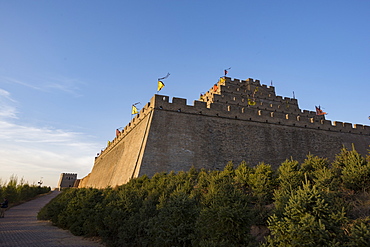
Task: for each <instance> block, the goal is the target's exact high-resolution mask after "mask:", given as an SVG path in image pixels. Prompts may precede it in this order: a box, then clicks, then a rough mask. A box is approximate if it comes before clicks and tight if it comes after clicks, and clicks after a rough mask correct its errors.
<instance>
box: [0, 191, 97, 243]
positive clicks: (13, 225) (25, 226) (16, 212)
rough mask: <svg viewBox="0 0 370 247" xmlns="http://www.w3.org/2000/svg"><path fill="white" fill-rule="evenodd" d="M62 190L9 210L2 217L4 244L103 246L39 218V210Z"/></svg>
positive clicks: (0, 235)
mask: <svg viewBox="0 0 370 247" xmlns="http://www.w3.org/2000/svg"><path fill="white" fill-rule="evenodd" d="M59 193H60V192H59V191H54V192H52V193H50V194H48V195H45V196H41V197H38V198H37V199H34V200H32V201H29V202H26V203H23V204H21V205H18V206H15V207H12V208H10V209H9V210H7V211H6V212H5V217H4V218H0V246H4V247H5V246H6V247H8V246H17V247H22V246H27V247H32V246H38V247H41V246H48V247H50V246H102V245H100V244H99V243H96V242H93V241H89V240H87V239H84V238H82V237H77V236H74V235H72V234H71V233H70V232H69V231H66V230H62V229H59V228H57V227H55V226H52V225H51V223H50V222H47V221H39V220H37V218H36V216H37V213H38V211H39V210H40V209H41V208H42V207H43V206H44V205H46V204H47V203H48V202H49V201H50V200H51V199H53V198H54V197H56V196H57V195H58V194H59Z"/></svg>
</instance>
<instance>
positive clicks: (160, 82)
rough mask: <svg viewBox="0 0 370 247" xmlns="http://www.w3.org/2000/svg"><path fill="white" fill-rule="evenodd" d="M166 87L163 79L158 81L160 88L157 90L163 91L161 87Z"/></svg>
mask: <svg viewBox="0 0 370 247" xmlns="http://www.w3.org/2000/svg"><path fill="white" fill-rule="evenodd" d="M162 88H164V83H163V82H162V81H158V89H157V91H158V92H159V91H161V89H162Z"/></svg>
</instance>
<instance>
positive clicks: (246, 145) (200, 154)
mask: <svg viewBox="0 0 370 247" xmlns="http://www.w3.org/2000/svg"><path fill="white" fill-rule="evenodd" d="M261 118H263V119H268V120H271V119H274V117H270V116H261ZM269 118H270V119H269ZM352 143H354V144H355V147H356V149H357V150H358V151H359V152H360V153H362V154H363V155H366V154H367V151H366V149H367V147H368V145H369V144H370V137H369V136H362V135H356V134H351V133H344V132H334V131H323V130H319V129H313V128H307V127H306V128H305V127H297V126H295V127H293V126H286V125H282V124H272V123H271V122H269V123H265V122H262V121H261V122H257V121H245V120H240V119H232V118H226V117H221V116H214V115H213V116H210V115H199V114H191V113H186V112H184V111H182V112H180V113H179V112H174V111H168V110H165V109H161V110H159V109H157V108H155V112H154V115H153V120H152V124H151V131H150V133H149V136H148V141H147V148H146V149H145V153H144V158H143V160H142V163H141V167H140V173H139V176H141V175H144V174H147V175H148V176H152V175H154V173H156V172H160V171H167V172H168V171H171V170H173V171H176V172H177V171H181V170H185V171H186V170H188V169H189V168H190V167H191V166H192V165H194V166H195V167H196V168H206V169H223V167H224V166H225V165H226V164H227V162H228V161H230V160H233V162H234V164H239V163H240V162H241V161H243V160H245V161H247V162H248V163H249V164H251V165H257V164H258V163H259V162H262V161H263V162H265V163H269V164H271V165H273V166H274V167H275V168H276V167H278V166H279V165H280V164H281V162H283V161H284V160H285V159H288V158H290V157H293V158H294V159H296V160H299V161H303V160H304V159H305V158H306V155H307V154H308V153H311V154H313V155H318V156H320V157H328V158H330V159H334V157H335V155H336V154H338V153H339V151H340V149H341V148H342V147H343V145H345V146H346V147H347V148H351V145H352Z"/></svg>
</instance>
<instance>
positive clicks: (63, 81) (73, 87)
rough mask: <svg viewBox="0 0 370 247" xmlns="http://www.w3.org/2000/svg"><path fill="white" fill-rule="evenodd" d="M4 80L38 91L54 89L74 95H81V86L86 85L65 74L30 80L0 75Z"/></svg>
mask: <svg viewBox="0 0 370 247" xmlns="http://www.w3.org/2000/svg"><path fill="white" fill-rule="evenodd" d="M0 78H1V80H2V81H4V82H7V83H11V84H18V85H22V86H24V87H28V88H31V89H34V90H37V91H43V92H50V91H53V90H57V91H62V92H65V93H68V94H71V95H73V96H76V97H78V96H81V94H80V93H79V92H80V86H81V85H84V84H85V83H84V82H82V81H80V80H78V79H74V78H66V77H63V76H55V77H41V78H37V79H35V78H33V79H30V80H29V81H30V82H24V81H20V80H18V79H15V78H10V77H5V76H1V77H0Z"/></svg>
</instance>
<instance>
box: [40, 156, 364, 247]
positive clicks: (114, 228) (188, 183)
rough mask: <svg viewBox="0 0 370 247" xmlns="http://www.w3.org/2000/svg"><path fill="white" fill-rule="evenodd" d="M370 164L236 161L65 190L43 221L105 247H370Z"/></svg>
mask: <svg viewBox="0 0 370 247" xmlns="http://www.w3.org/2000/svg"><path fill="white" fill-rule="evenodd" d="M369 166H370V164H369V158H368V157H367V159H365V158H363V157H361V155H359V154H358V153H357V152H356V151H355V150H354V149H353V150H346V149H343V150H342V151H341V153H339V154H338V155H337V157H336V158H335V160H334V161H333V162H332V163H330V162H329V161H328V160H327V159H324V158H320V157H316V156H313V155H308V156H307V159H306V160H305V161H304V162H302V163H299V162H298V161H296V160H293V159H287V160H286V161H285V162H283V163H282V164H281V166H280V167H279V168H278V169H277V170H274V169H273V168H272V167H271V166H270V165H268V164H264V163H260V164H257V165H256V166H255V167H252V166H250V165H248V164H246V163H245V162H242V163H241V164H240V165H239V166H236V167H234V164H233V163H232V162H229V163H228V164H227V165H226V166H225V168H224V170H222V171H206V170H204V169H201V170H197V169H194V168H191V169H190V170H189V171H187V172H178V173H174V172H170V173H158V174H155V175H154V176H153V177H152V178H148V177H147V176H142V177H139V178H136V179H132V180H131V181H130V182H128V183H127V184H125V185H121V186H118V187H116V188H106V189H102V190H97V189H87V188H85V189H68V190H65V191H63V193H61V194H60V195H58V196H57V197H56V198H54V199H53V200H52V201H51V202H50V203H49V204H48V205H46V206H45V207H44V208H43V209H42V210H41V211H40V213H39V215H38V217H39V219H49V220H51V221H52V222H53V223H54V224H55V225H57V226H59V227H62V228H65V229H69V230H70V231H71V232H72V233H74V234H76V235H84V236H98V237H100V238H101V239H102V241H103V242H104V243H105V244H106V245H107V246H164V247H165V246H258V245H261V246H367V243H368V242H369V241H370V228H369V227H370V226H369V225H370V224H369V220H368V219H369V218H370V191H369V192H368V189H369V185H370V181H369V179H370V173H369V171H370V168H369ZM267 227H268V229H269V231H268V230H267ZM258 230H259V231H260V232H258ZM256 231H257V232H256ZM261 234H262V237H261ZM263 234H264V235H263ZM263 236H265V237H266V238H265V240H263ZM257 239H258V240H257ZM261 239H262V240H261Z"/></svg>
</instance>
